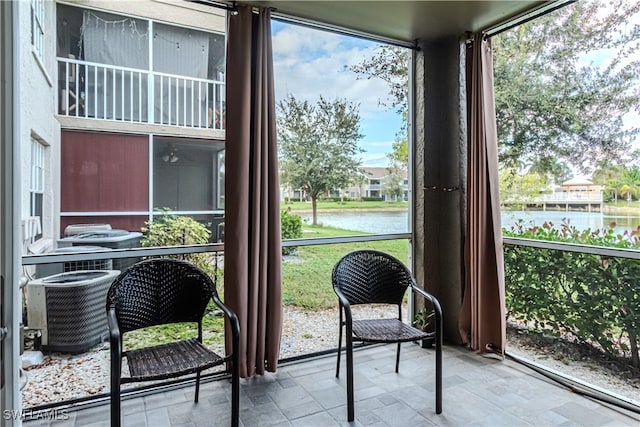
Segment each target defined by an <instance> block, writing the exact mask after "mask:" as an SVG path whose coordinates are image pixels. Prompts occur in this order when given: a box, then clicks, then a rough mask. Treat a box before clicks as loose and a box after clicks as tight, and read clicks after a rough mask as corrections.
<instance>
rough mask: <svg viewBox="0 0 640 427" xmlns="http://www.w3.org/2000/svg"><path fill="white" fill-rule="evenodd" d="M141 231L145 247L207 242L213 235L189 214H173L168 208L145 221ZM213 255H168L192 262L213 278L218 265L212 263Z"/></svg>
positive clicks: (142, 242)
mask: <svg viewBox="0 0 640 427" xmlns="http://www.w3.org/2000/svg"><path fill="white" fill-rule="evenodd" d="M141 231H142V234H143V236H142V240H141V242H140V243H141V245H142V246H145V247H151V246H180V245H197V244H205V243H208V242H209V236H210V235H211V231H210V230H209V229H208V228H207V227H206V226H205V225H204V224H201V223H199V222H198V221H196V220H195V219H193V218H191V217H188V216H183V215H175V214H172V213H171V212H170V211H168V210H167V209H164V210H163V211H162V213H161V215H156V216H154V219H153V220H152V221H147V222H145V226H144V227H143V228H142V229H141ZM211 256H212V255H211V254H207V253H200V254H183V255H167V257H168V258H176V259H184V260H185V261H188V262H191V263H192V264H194V265H197V266H198V267H200V268H201V269H202V270H203V271H205V272H206V273H208V274H209V275H210V276H211V277H212V278H213V277H214V274H215V273H216V266H215V263H212V260H211Z"/></svg>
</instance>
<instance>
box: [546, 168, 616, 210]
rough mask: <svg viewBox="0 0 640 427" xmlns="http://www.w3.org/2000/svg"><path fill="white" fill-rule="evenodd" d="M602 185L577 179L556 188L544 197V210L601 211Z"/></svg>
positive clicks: (582, 178)
mask: <svg viewBox="0 0 640 427" xmlns="http://www.w3.org/2000/svg"><path fill="white" fill-rule="evenodd" d="M603 190H604V188H603V187H602V186H601V185H596V184H594V183H593V181H591V180H589V179H588V178H585V177H575V178H572V179H570V180H568V181H565V182H563V183H562V184H561V185H558V186H556V187H555V188H554V190H553V192H552V193H551V194H545V195H544V197H543V208H544V209H547V208H554V207H555V208H561V209H565V210H570V209H585V210H587V211H588V212H591V211H592V210H599V209H601V207H602V202H603Z"/></svg>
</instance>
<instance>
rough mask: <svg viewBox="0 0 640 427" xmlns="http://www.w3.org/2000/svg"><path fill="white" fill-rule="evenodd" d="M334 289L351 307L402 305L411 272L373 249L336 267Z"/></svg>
mask: <svg viewBox="0 0 640 427" xmlns="http://www.w3.org/2000/svg"><path fill="white" fill-rule="evenodd" d="M332 282H333V288H334V290H336V291H340V292H341V293H342V294H343V295H344V296H345V297H346V298H347V300H348V301H349V304H377V303H383V304H402V299H403V297H404V294H405V292H406V290H407V287H409V286H410V285H411V283H412V282H413V278H412V276H411V272H410V271H409V269H407V267H406V266H405V265H404V264H403V263H402V262H400V261H399V260H398V259H396V258H394V257H393V256H391V255H389V254H386V253H384V252H379V251H373V250H359V251H354V252H351V253H348V254H347V255H345V256H343V257H342V258H341V259H340V260H339V261H338V262H337V263H336V265H335V266H334V267H333V274H332Z"/></svg>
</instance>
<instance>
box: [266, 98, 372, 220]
mask: <svg viewBox="0 0 640 427" xmlns="http://www.w3.org/2000/svg"><path fill="white" fill-rule="evenodd" d="M358 108H359V106H358V105H357V104H354V103H351V102H348V101H346V100H341V99H336V100H334V101H328V100H326V99H324V98H323V97H322V96H321V97H320V100H319V101H318V102H317V103H316V104H315V105H312V104H310V103H309V102H308V101H298V100H296V98H295V97H294V96H293V95H289V96H288V97H287V98H286V99H284V100H282V101H280V102H279V103H278V118H277V122H278V141H279V150H280V153H279V155H280V168H281V171H282V179H283V182H284V183H288V184H290V185H291V186H292V187H293V188H301V189H303V190H304V191H305V192H306V194H307V195H308V196H309V197H310V198H311V206H312V209H313V225H316V224H317V223H318V215H317V202H318V197H320V196H321V195H322V194H325V193H327V192H328V191H331V190H334V189H340V188H343V187H346V186H347V185H348V184H349V182H350V181H351V180H352V178H353V176H354V175H356V174H357V173H358V171H359V166H360V160H359V159H358V157H357V156H358V154H360V153H361V152H362V150H361V149H360V148H359V147H358V141H359V140H360V139H361V138H362V137H363V135H362V134H361V133H360V114H359V111H358Z"/></svg>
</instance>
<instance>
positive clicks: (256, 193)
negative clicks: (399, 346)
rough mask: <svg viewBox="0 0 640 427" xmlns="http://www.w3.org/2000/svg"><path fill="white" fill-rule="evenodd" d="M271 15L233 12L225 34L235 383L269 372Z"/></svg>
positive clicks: (272, 346) (273, 309) (273, 338)
mask: <svg viewBox="0 0 640 427" xmlns="http://www.w3.org/2000/svg"><path fill="white" fill-rule="evenodd" d="M272 57H273V55H272V49H271V14H270V11H269V10H268V9H261V10H259V11H258V13H254V12H253V11H252V8H251V7H249V6H239V7H238V14H237V15H230V17H229V26H228V32H227V70H226V71H227V74H226V75H227V82H226V100H227V104H226V114H227V115H226V123H227V127H226V154H225V156H226V159H225V173H226V176H225V195H226V201H225V253H224V300H225V302H226V303H228V304H229V306H230V307H231V308H232V309H233V310H234V311H235V312H236V313H237V315H238V318H239V320H240V348H241V351H240V375H241V376H242V377H244V378H246V377H250V376H252V375H255V374H264V372H265V370H267V371H271V372H273V371H275V370H276V366H277V362H278V356H279V353H280V335H281V330H282V291H281V288H282V279H281V261H282V260H281V257H282V255H281V237H280V210H279V184H278V162H277V158H278V156H277V144H276V126H275V94H274V85H273V61H272Z"/></svg>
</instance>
